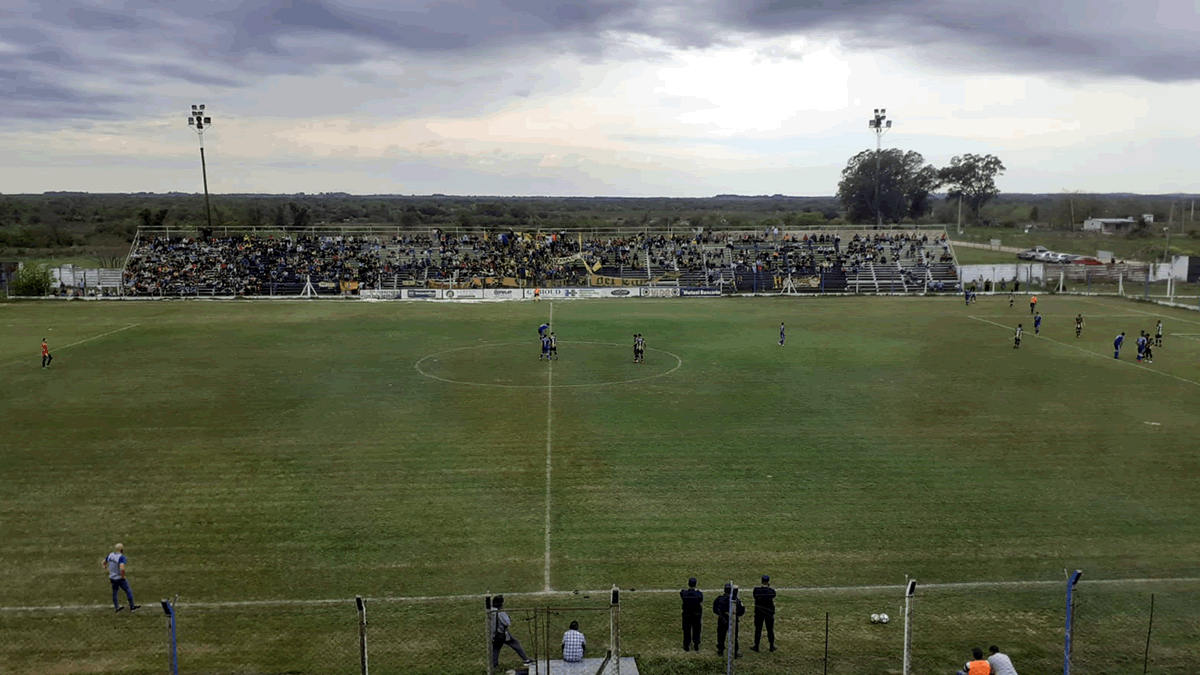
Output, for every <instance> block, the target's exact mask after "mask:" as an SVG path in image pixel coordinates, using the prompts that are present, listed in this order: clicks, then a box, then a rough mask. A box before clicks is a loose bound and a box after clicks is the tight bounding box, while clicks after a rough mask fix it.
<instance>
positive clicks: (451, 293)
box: [442, 288, 483, 300]
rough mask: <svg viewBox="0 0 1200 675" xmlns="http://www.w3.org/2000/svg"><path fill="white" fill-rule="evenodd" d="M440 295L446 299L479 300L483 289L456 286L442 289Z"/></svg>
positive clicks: (481, 297)
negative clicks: (450, 288)
mask: <svg viewBox="0 0 1200 675" xmlns="http://www.w3.org/2000/svg"><path fill="white" fill-rule="evenodd" d="M442 297H444V298H446V299H447V300H481V299H483V291H482V290H480V289H478V288H456V289H454V290H447V291H443V295H442Z"/></svg>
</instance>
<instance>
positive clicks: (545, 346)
mask: <svg viewBox="0 0 1200 675" xmlns="http://www.w3.org/2000/svg"><path fill="white" fill-rule="evenodd" d="M542 359H546V360H547V361H549V360H550V336H549V335H543V336H542V353H541V354H540V355H539V356H538V361H541V360H542Z"/></svg>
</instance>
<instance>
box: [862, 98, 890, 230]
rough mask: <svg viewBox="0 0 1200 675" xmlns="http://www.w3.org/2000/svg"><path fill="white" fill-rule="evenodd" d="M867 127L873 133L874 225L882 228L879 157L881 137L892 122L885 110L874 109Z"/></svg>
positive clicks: (881, 148)
mask: <svg viewBox="0 0 1200 675" xmlns="http://www.w3.org/2000/svg"><path fill="white" fill-rule="evenodd" d="M867 126H869V127H870V128H871V130H872V131H874V132H875V218H876V220H875V225H876V226H877V227H883V205H882V204H881V203H880V202H879V156H880V154H882V152H883V135H884V134H886V133H887V131H888V129H891V128H892V121H891V120H889V119H887V110H886V109H885V108H876V109H875V117H873V118H871V119H870V120H868V121H867Z"/></svg>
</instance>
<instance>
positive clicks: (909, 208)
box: [838, 148, 941, 223]
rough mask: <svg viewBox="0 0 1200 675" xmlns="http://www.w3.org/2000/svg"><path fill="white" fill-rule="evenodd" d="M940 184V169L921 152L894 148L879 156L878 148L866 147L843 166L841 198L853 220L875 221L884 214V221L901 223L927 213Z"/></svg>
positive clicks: (839, 190) (840, 188) (849, 216)
mask: <svg viewBox="0 0 1200 675" xmlns="http://www.w3.org/2000/svg"><path fill="white" fill-rule="evenodd" d="M876 159H878V165H877V164H876ZM877 182H878V192H876V183H877ZM940 184H941V174H940V172H939V171H938V169H937V168H935V167H934V166H932V165H928V164H925V158H924V157H922V156H921V153H919V152H914V151H912V150H910V151H908V152H905V151H903V150H898V149H895V148H892V149H888V150H883V151H881V152H879V153H878V157H876V151H875V150H864V151H862V152H860V153H858V154H857V155H855V156H853V157H851V158H850V160H849V161H848V162H846V168H845V169H842V180H841V181H840V182H839V183H838V199H839V200H840V201H841V203H842V206H843V207H844V208H845V209H846V217H847V219H848V220H849V221H850V222H855V223H864V222H874V221H875V220H876V217H877V215H882V216H883V220H884V222H887V223H898V222H900V221H901V220H902V219H904V218H920V217H921V216H923V215H925V214H926V213H928V212H929V210H930V208H931V207H932V203H931V201H930V195H931V194H932V193H933V191H934V190H936V189H937V187H938V186H939V185H940Z"/></svg>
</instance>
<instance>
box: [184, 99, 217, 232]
mask: <svg viewBox="0 0 1200 675" xmlns="http://www.w3.org/2000/svg"><path fill="white" fill-rule="evenodd" d="M188 126H189V127H191V128H192V130H193V131H195V132H196V136H197V137H198V138H199V139H200V173H201V175H203V176H204V214H205V216H207V218H208V229H209V230H210V231H211V230H212V209H210V208H209V206H208V167H207V166H205V164H204V130H205V129H207V128H208V127H210V126H212V118H211V117H207V116H206V113H205V112H204V104H203V103H201V104H200V105H193V106H192V114H191V116H190V117H188Z"/></svg>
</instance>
